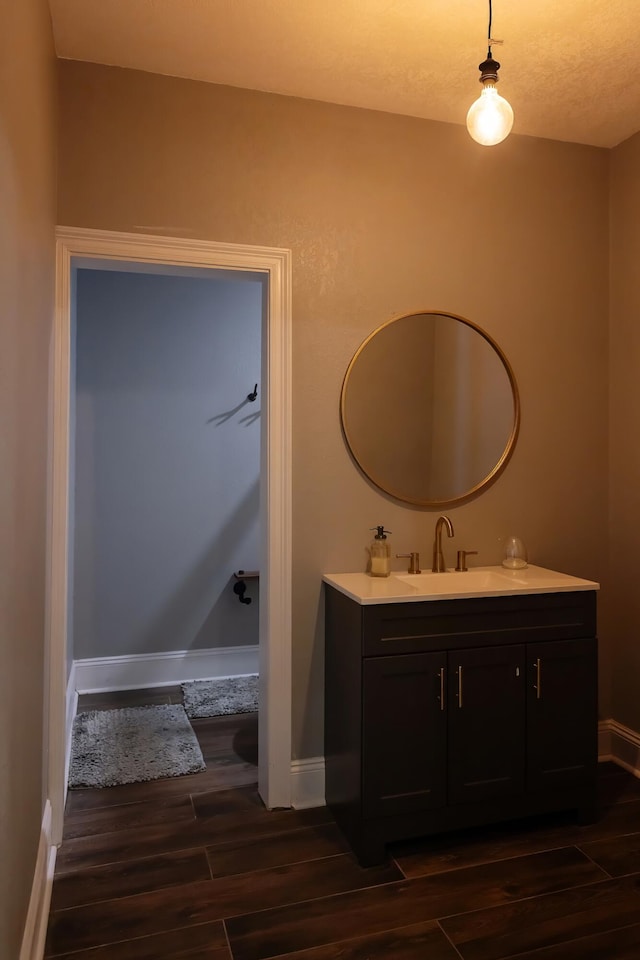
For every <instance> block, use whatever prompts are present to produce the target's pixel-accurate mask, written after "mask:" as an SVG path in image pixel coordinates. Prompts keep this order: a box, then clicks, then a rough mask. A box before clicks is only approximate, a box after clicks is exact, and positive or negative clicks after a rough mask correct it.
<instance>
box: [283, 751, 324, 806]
mask: <svg viewBox="0 0 640 960" xmlns="http://www.w3.org/2000/svg"><path fill="white" fill-rule="evenodd" d="M324 805H325V798H324V757H308V758H307V759H305V760H292V761H291V806H292V807H293V808H294V809H295V810H304V809H305V808H306V807H324Z"/></svg>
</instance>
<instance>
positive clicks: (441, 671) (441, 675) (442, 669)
mask: <svg viewBox="0 0 640 960" xmlns="http://www.w3.org/2000/svg"><path fill="white" fill-rule="evenodd" d="M440 709H441V710H444V667H440Z"/></svg>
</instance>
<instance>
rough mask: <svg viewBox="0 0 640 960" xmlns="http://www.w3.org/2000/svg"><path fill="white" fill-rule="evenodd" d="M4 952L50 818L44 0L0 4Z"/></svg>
mask: <svg viewBox="0 0 640 960" xmlns="http://www.w3.org/2000/svg"><path fill="white" fill-rule="evenodd" d="M0 38H1V39H0V78H1V79H0V210H1V211H2V215H1V216H0V291H1V292H0V302H1V307H0V410H2V432H1V434H0V444H1V447H0V459H1V462H2V468H1V470H0V531H1V534H0V569H1V570H2V576H1V578H0V957H3V958H6V960H13V958H16V957H17V956H18V954H19V951H20V941H21V939H22V930H23V926H24V922H25V915H26V909H27V904H28V900H29V895H30V891H31V882H32V879H33V874H34V866H35V858H36V851H37V846H38V840H39V834H40V824H41V822H42V812H43V797H42V767H43V753H44V750H43V736H42V721H43V707H42V704H43V671H44V666H43V665H44V636H43V634H44V576H45V495H46V486H45V472H46V455H47V438H46V426H47V376H48V373H47V371H48V349H49V341H48V338H49V328H50V322H51V315H52V310H53V253H54V245H53V226H54V223H55V186H54V185H55V156H54V120H55V116H54V98H55V68H54V57H53V43H52V39H51V27H50V23H49V11H48V5H47V3H46V2H45V0H22V2H20V3H4V4H1V5H0Z"/></svg>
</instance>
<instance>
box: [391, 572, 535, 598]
mask: <svg viewBox="0 0 640 960" xmlns="http://www.w3.org/2000/svg"><path fill="white" fill-rule="evenodd" d="M395 577H396V579H397V580H402V582H403V583H406V584H408V585H409V586H410V587H415V589H416V590H419V591H420V593H427V594H442V593H460V592H461V591H467V590H473V591H475V590H482V591H485V590H490V591H494V590H504V589H505V588H506V589H513V588H514V587H518V586H526V583H527V581H526V580H523V579H522V578H520V577H518V575H517V571H514V572H513V573H511V572H507V571H506V570H505V572H504V573H502V572H498V571H497V570H464V571H446V572H444V573H409V574H406V575H402V574H395Z"/></svg>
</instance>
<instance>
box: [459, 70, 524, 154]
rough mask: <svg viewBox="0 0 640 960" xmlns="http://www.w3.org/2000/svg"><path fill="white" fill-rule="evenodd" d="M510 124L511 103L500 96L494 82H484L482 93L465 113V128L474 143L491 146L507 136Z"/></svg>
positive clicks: (511, 121) (511, 119) (511, 114)
mask: <svg viewBox="0 0 640 960" xmlns="http://www.w3.org/2000/svg"><path fill="white" fill-rule="evenodd" d="M512 126H513V110H512V109H511V104H510V103H509V102H508V101H507V100H505V99H504V97H501V96H500V94H499V93H498V91H497V90H496V87H495V83H491V82H485V84H484V86H483V88H482V93H481V94H480V96H479V97H478V99H477V100H476V101H475V102H474V103H472V104H471V106H470V107H469V112H468V113H467V130H468V131H469V133H470V135H471V136H472V137H473V139H474V140H475V141H476V143H481V144H482V145H483V146H485V147H493V146H494V145H495V144H496V143H501V142H502V141H503V140H505V139H506V138H507V137H508V136H509V134H510V133H511V128H512Z"/></svg>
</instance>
